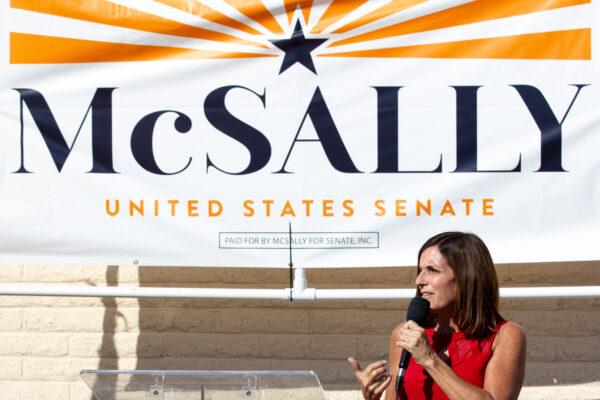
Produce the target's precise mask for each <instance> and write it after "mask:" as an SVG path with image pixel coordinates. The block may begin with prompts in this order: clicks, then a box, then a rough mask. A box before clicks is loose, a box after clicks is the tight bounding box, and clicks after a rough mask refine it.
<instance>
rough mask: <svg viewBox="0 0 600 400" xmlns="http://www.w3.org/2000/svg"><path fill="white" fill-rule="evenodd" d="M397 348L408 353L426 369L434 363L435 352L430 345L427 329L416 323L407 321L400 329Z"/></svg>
mask: <svg viewBox="0 0 600 400" xmlns="http://www.w3.org/2000/svg"><path fill="white" fill-rule="evenodd" d="M396 346H398V347H400V348H402V349H404V350H406V351H408V352H409V353H410V354H411V355H412V358H413V360H414V361H415V362H416V363H418V364H420V365H422V366H424V367H426V366H427V364H431V363H433V358H434V357H433V356H434V352H433V349H432V348H431V346H430V345H429V340H428V339H427V335H426V334H425V329H423V328H421V327H420V326H419V325H418V324H417V323H416V322H414V321H407V322H405V323H404V324H402V326H401V327H400V330H399V332H398V340H397V341H396Z"/></svg>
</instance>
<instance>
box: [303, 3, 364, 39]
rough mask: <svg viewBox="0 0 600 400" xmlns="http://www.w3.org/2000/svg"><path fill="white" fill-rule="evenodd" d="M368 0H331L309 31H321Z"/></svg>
mask: <svg viewBox="0 0 600 400" xmlns="http://www.w3.org/2000/svg"><path fill="white" fill-rule="evenodd" d="M367 1H369V0H333V1H332V2H331V4H329V7H327V10H325V13H323V15H322V16H321V18H320V19H319V21H318V22H317V24H316V25H315V26H314V27H313V29H312V31H311V33H322V32H323V31H324V30H325V29H327V28H329V27H330V26H331V25H333V24H334V23H336V22H337V21H339V20H340V19H342V18H343V17H345V16H346V15H348V14H350V13H351V12H352V11H354V10H356V9H357V8H358V7H360V6H362V5H363V4H364V3H366V2H367Z"/></svg>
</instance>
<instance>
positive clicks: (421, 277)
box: [415, 270, 426, 285]
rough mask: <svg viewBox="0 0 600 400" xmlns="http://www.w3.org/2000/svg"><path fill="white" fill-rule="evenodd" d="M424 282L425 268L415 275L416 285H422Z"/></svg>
mask: <svg viewBox="0 0 600 400" xmlns="http://www.w3.org/2000/svg"><path fill="white" fill-rule="evenodd" d="M425 283H426V282H425V270H422V271H421V272H420V273H419V275H417V279H415V284H416V285H424V284H425Z"/></svg>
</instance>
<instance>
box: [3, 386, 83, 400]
mask: <svg viewBox="0 0 600 400" xmlns="http://www.w3.org/2000/svg"><path fill="white" fill-rule="evenodd" d="M0 393H2V396H3V397H2V399H6V400H8V399H10V400H66V399H69V384H68V383H66V382H0ZM4 396H6V397H4ZM88 400H89V399H88Z"/></svg>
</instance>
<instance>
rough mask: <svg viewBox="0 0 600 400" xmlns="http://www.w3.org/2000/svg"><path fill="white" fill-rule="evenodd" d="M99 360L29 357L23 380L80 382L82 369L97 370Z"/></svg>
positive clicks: (25, 363) (24, 364) (25, 359)
mask: <svg viewBox="0 0 600 400" xmlns="http://www.w3.org/2000/svg"><path fill="white" fill-rule="evenodd" d="M97 368H98V359H97V358H70V357H27V358H24V359H23V379H24V380H28V381H34V382H39V381H61V382H64V381H78V380H79V379H81V377H80V376H79V372H80V371H81V370H82V369H97Z"/></svg>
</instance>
